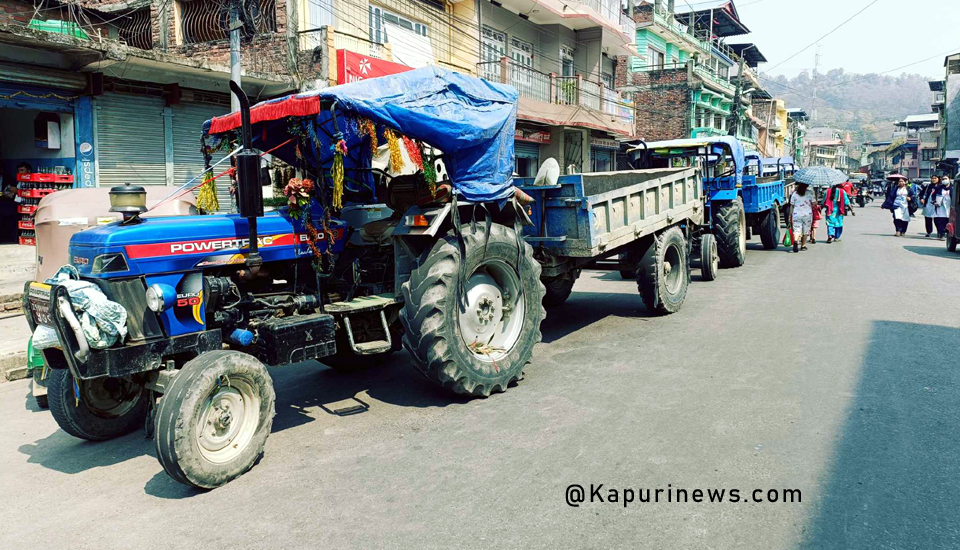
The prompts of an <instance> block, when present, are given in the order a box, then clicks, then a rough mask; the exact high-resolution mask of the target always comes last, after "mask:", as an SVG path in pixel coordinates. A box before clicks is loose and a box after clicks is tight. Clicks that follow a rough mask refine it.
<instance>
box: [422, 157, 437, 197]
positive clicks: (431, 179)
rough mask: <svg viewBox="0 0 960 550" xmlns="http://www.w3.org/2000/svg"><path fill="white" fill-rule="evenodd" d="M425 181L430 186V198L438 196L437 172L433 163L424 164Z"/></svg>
mask: <svg viewBox="0 0 960 550" xmlns="http://www.w3.org/2000/svg"><path fill="white" fill-rule="evenodd" d="M423 179H424V180H426V181H427V185H429V186H430V196H431V197H436V196H437V170H436V169H435V168H434V167H433V163H432V162H425V163H423Z"/></svg>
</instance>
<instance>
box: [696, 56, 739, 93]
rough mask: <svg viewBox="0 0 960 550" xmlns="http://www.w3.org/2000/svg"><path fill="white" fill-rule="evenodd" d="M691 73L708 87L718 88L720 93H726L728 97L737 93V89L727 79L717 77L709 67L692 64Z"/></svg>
mask: <svg viewBox="0 0 960 550" xmlns="http://www.w3.org/2000/svg"><path fill="white" fill-rule="evenodd" d="M693 73H694V74H695V75H697V76H699V77H700V78H702V79H703V81H704V82H705V83H707V84H708V85H713V86H715V87H717V88H719V89H720V90H721V91H723V92H726V93H728V94H730V95H733V94H734V93H736V91H737V87H736V86H735V85H734V84H733V83H731V82H730V80H728V79H727V78H725V77H723V76H720V75H718V74H717V73H715V72H714V71H713V70H712V69H710V67H707V66H706V65H703V64H700V63H694V64H693Z"/></svg>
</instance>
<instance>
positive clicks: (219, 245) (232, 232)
mask: <svg viewBox="0 0 960 550" xmlns="http://www.w3.org/2000/svg"><path fill="white" fill-rule="evenodd" d="M321 215H322V214H321ZM314 219H322V218H320V217H315V218H314ZM257 225H258V232H259V235H260V236H259V237H258V243H259V245H260V255H261V256H262V258H263V261H264V263H268V262H274V261H289V260H294V259H296V258H299V257H302V256H309V255H310V254H311V253H312V252H311V250H310V247H309V246H308V244H307V241H308V239H309V238H308V236H307V232H306V230H305V229H304V227H303V223H302V222H301V221H299V220H293V219H291V218H290V217H289V216H287V215H286V213H285V212H284V213H270V214H268V215H266V216H264V217H262V218H258V221H257ZM330 229H331V230H332V231H333V235H334V244H333V250H332V251H333V252H334V253H337V252H340V251H341V250H342V249H343V244H344V237H345V232H346V231H345V229H346V225H345V224H344V223H343V222H340V221H334V222H332V223H331V227H330ZM249 234H250V233H249V230H248V227H247V220H246V218H242V217H240V216H239V215H236V214H228V215H208V216H178V217H170V218H147V219H143V220H142V221H140V222H139V223H133V224H128V225H124V224H122V223H120V222H115V223H112V224H109V225H103V226H99V227H96V228H92V229H88V230H86V231H81V232H80V233H77V234H75V235H73V238H71V239H70V262H71V263H72V264H73V265H74V266H76V267H77V269H78V270H79V271H80V274H81V275H83V276H84V277H104V278H106V277H129V276H134V275H151V274H156V273H176V272H184V271H194V270H196V269H202V268H206V267H214V266H221V265H230V264H242V263H243V262H244V260H245V259H246V254H247V252H248V247H249V244H250V243H249ZM325 240H326V237H325V236H324V235H323V233H322V232H321V233H320V241H321V242H318V243H317V247H318V248H319V249H320V250H325V249H326V246H327V243H326V242H325Z"/></svg>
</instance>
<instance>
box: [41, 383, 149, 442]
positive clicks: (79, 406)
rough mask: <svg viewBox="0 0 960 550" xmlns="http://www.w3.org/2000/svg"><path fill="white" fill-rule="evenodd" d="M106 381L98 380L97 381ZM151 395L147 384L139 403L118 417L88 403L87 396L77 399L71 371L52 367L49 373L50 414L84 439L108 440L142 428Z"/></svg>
mask: <svg viewBox="0 0 960 550" xmlns="http://www.w3.org/2000/svg"><path fill="white" fill-rule="evenodd" d="M104 382H105V381H104V380H97V381H96V382H93V383H104ZM81 383H91V382H81ZM150 399H151V394H150V392H149V391H148V390H146V389H145V388H143V389H141V392H140V394H139V395H137V403H136V405H134V407H133V408H131V409H130V410H129V411H127V412H126V413H124V414H123V415H121V416H117V417H112V418H111V417H104V416H101V415H98V413H97V412H96V411H94V410H92V409H90V408H89V407H87V405H86V404H85V403H84V402H83V400H81V401H80V402H79V403H77V400H76V397H75V395H74V391H73V375H71V374H70V371H68V370H66V369H51V370H50V371H49V372H48V373H47V403H48V404H49V405H50V414H52V415H53V418H54V420H56V421H57V425H58V426H60V429H61V430H63V431H65V432H67V433H68V434H70V435H72V436H73V437H78V438H80V439H86V440H88V441H106V440H108V439H113V438H116V437H120V436H121V435H126V434H128V433H130V432H133V431H136V430H138V429H140V428H141V427H143V422H144V420H145V419H146V418H147V412H148V411H149V410H150Z"/></svg>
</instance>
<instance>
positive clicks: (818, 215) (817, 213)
mask: <svg viewBox="0 0 960 550" xmlns="http://www.w3.org/2000/svg"><path fill="white" fill-rule="evenodd" d="M813 193H814V197H813V198H814V200H813V205H812V209H813V219H812V220H811V222H810V244H817V228H818V227H820V220H822V219H823V213H822V212H821V210H820V200H819V197H817V196H816V191H813Z"/></svg>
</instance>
